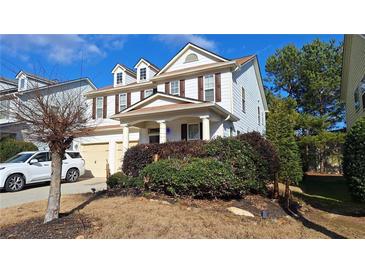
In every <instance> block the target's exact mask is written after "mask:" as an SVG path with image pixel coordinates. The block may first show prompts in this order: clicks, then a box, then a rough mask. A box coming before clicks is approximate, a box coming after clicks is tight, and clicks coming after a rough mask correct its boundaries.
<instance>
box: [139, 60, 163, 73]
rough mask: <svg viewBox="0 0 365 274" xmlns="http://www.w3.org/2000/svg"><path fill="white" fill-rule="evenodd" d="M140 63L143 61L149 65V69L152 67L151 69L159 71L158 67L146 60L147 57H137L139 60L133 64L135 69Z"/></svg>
mask: <svg viewBox="0 0 365 274" xmlns="http://www.w3.org/2000/svg"><path fill="white" fill-rule="evenodd" d="M141 63H145V64H146V65H147V66H148V67H150V68H151V69H153V70H154V71H156V72H159V71H160V69H159V68H158V67H157V66H156V65H154V64H152V63H151V62H150V61H148V60H147V59H145V58H141V59H139V61H138V62H137V64H135V66H134V68H135V69H136V68H138V66H139V65H140V64H141Z"/></svg>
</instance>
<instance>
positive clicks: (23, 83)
mask: <svg viewBox="0 0 365 274" xmlns="http://www.w3.org/2000/svg"><path fill="white" fill-rule="evenodd" d="M20 89H25V78H22V79H20Z"/></svg>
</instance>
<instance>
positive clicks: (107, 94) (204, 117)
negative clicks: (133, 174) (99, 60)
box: [74, 43, 268, 176]
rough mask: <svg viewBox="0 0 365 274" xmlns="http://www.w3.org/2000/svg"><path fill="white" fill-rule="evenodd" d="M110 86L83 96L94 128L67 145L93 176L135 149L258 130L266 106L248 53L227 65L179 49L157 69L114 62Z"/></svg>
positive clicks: (192, 48)
mask: <svg viewBox="0 0 365 274" xmlns="http://www.w3.org/2000/svg"><path fill="white" fill-rule="evenodd" d="M112 74H113V85H112V86H108V87H105V88H100V89H98V90H91V91H89V92H88V93H87V98H89V99H90V102H91V107H92V116H93V119H94V123H95V124H96V130H95V132H94V133H93V134H92V135H91V136H86V137H83V138H80V139H77V140H75V142H74V144H75V145H74V149H79V150H80V151H81V154H82V155H83V157H84V159H85V161H86V168H87V169H89V170H90V171H91V172H92V173H93V175H94V176H105V167H106V163H107V162H108V164H109V167H110V170H111V172H112V173H114V172H116V171H119V170H120V169H121V164H122V157H123V154H124V152H125V151H126V150H127V149H128V147H130V146H132V145H135V144H138V143H140V144H146V143H164V142H169V141H180V140H196V139H203V140H210V139H211V138H215V137H217V136H221V137H226V136H234V135H237V134H239V133H244V132H249V131H258V132H261V133H264V132H265V127H266V121H265V113H266V112H267V110H268V109H267V104H266V99H265V94H264V89H263V84H262V79H261V74H260V69H259V65H258V60H257V57H256V56H255V55H251V56H245V57H242V58H238V59H233V60H229V59H226V58H224V57H221V56H219V55H217V54H215V53H212V52H210V51H208V50H205V49H203V48H201V47H198V46H196V45H194V44H191V43H189V44H187V45H186V46H185V47H184V48H183V49H182V50H180V51H179V52H178V53H177V54H176V55H175V56H174V57H173V58H172V59H171V60H170V61H169V62H168V63H167V64H166V65H165V66H164V67H163V68H162V69H159V68H158V67H157V66H155V65H154V64H152V63H151V62H150V61H148V60H146V59H144V58H142V59H140V60H139V61H138V62H137V63H136V65H135V67H134V70H132V69H130V68H127V67H126V66H125V65H122V64H117V65H116V66H115V67H114V68H113V70H112Z"/></svg>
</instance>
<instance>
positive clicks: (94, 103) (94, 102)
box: [92, 98, 96, 119]
mask: <svg viewBox="0 0 365 274" xmlns="http://www.w3.org/2000/svg"><path fill="white" fill-rule="evenodd" d="M92 117H93V119H95V118H96V98H93V111H92Z"/></svg>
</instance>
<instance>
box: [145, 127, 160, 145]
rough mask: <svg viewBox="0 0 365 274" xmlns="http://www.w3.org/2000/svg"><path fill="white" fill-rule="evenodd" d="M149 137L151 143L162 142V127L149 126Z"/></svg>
mask: <svg viewBox="0 0 365 274" xmlns="http://www.w3.org/2000/svg"><path fill="white" fill-rule="evenodd" d="M148 139H149V143H150V144H156V143H157V144H158V143H160V129H159V128H149V129H148Z"/></svg>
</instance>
